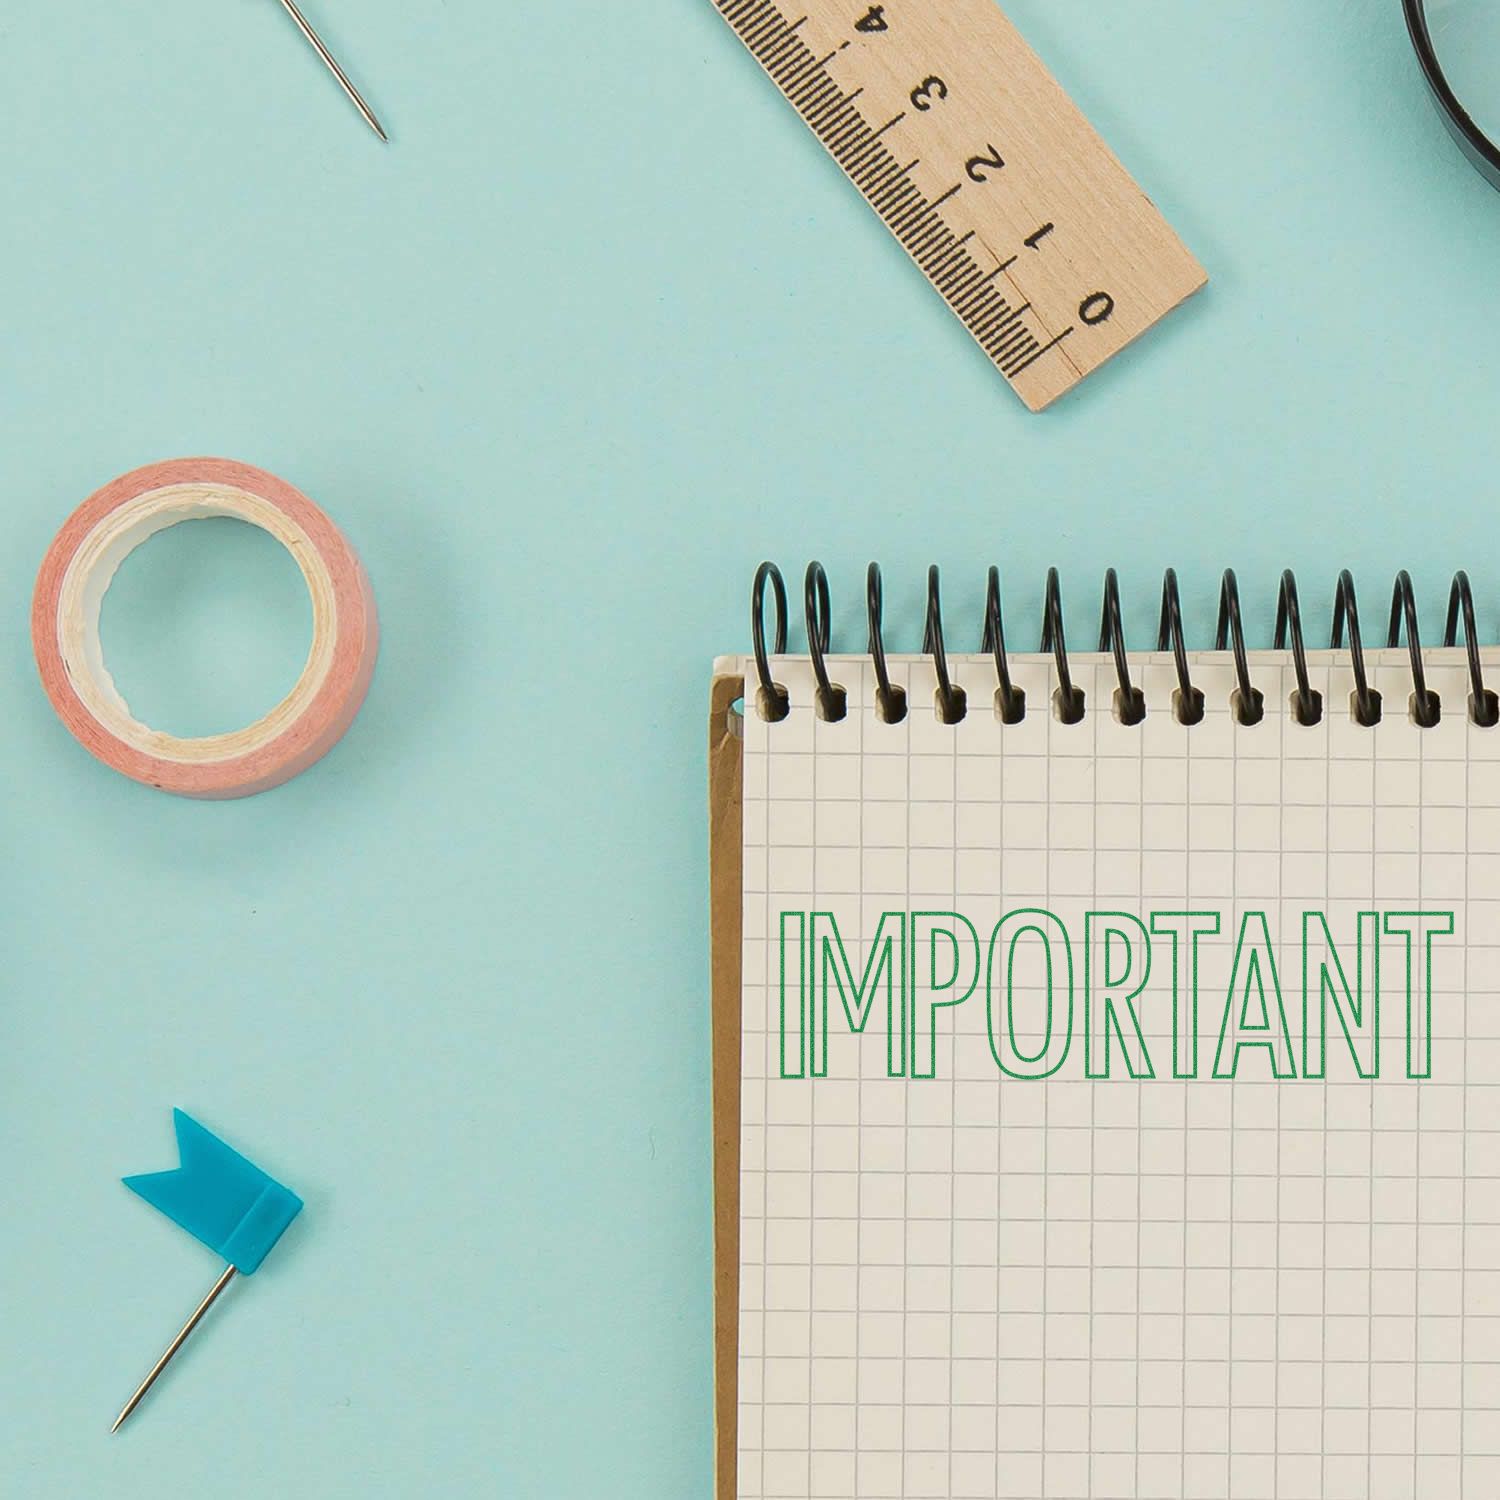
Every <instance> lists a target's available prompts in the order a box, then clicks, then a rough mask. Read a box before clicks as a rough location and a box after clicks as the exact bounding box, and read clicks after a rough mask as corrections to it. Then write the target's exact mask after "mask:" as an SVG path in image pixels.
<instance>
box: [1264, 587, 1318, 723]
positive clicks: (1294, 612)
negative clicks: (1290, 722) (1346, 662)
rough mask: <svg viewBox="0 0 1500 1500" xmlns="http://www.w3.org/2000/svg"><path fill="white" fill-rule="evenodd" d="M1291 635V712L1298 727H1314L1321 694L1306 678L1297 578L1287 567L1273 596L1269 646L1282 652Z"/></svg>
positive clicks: (1304, 643)
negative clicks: (1294, 678) (1293, 674)
mask: <svg viewBox="0 0 1500 1500" xmlns="http://www.w3.org/2000/svg"><path fill="white" fill-rule="evenodd" d="M1288 632H1290V634H1291V644H1292V668H1293V670H1294V671H1295V672H1296V674H1297V691H1296V692H1295V693H1293V694H1292V712H1293V713H1294V714H1296V716H1297V722H1298V723H1299V724H1316V723H1317V722H1318V721H1319V720H1320V719H1321V718H1322V717H1323V695H1322V693H1320V692H1317V691H1316V690H1315V689H1314V688H1313V686H1312V683H1311V682H1310V681H1309V679H1308V675H1307V642H1306V641H1305V640H1304V639H1303V635H1302V608H1301V606H1300V605H1299V604H1298V602H1297V575H1296V574H1295V573H1293V572H1292V570H1291V569H1290V568H1287V569H1286V570H1285V571H1284V572H1283V573H1282V575H1281V588H1280V590H1279V591H1278V592H1277V595H1276V633H1275V635H1274V636H1273V638H1272V646H1273V648H1274V649H1275V650H1277V651H1285V650H1286V647H1287V634H1288Z"/></svg>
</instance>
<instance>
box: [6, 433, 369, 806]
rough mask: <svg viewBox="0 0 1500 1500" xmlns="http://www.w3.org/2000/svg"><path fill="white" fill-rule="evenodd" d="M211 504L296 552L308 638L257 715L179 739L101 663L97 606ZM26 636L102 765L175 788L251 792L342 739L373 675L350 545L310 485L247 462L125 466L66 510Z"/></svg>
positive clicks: (51, 692)
mask: <svg viewBox="0 0 1500 1500" xmlns="http://www.w3.org/2000/svg"><path fill="white" fill-rule="evenodd" d="M208 516H232V517H234V518H235V519H236V520H240V521H248V522H250V524H251V525H253V526H259V527H260V528H261V529H262V530H264V531H268V532H270V534H271V535H272V536H274V537H275V538H276V539H277V541H279V542H280V543H281V544H282V545H283V546H284V547H285V548H286V549H287V551H288V552H290V553H291V554H292V556H293V557H294V558H295V559H296V561H297V566H298V567H299V568H301V569H302V576H303V577H304V578H305V579H306V580H307V590H308V593H309V594H310V595H311V596H312V615H313V635H312V647H311V649H310V650H309V651H308V654H307V664H306V665H305V666H304V667H303V669H302V675H301V676H300V677H299V678H298V679H297V685H296V686H295V687H294V688H293V689H292V690H291V692H290V693H288V694H287V696H286V697H285V698H283V699H282V700H281V702H280V703H278V704H277V705H276V707H275V708H273V709H272V710H271V711H270V713H268V714H266V716H265V717H264V718H262V719H258V720H257V721H256V722H255V723H254V724H251V725H248V726H247V727H246V728H244V729H237V730H234V731H233V732H232V733H230V734H215V735H207V736H204V737H202V738H196V739H182V738H179V737H178V736H176V735H171V734H163V733H162V732H161V731H160V730H157V729H151V728H148V727H147V726H146V725H145V724H142V723H140V722H139V721H138V720H136V719H135V718H133V717H132V716H131V713H130V709H129V708H128V707H127V706H126V703H125V700H124V699H123V698H122V697H121V696H120V694H119V691H118V690H117V689H116V687H115V685H114V682H113V681H112V680H111V678H110V675H109V672H108V670H107V669H106V668H105V665H104V653H103V650H102V649H101V647H100V644H99V606H100V604H101V602H102V601H103V599H104V594H105V590H106V589H108V588H109V583H110V579H112V578H113V577H114V574H115V569H116V568H118V567H119V566H120V563H121V562H122V561H123V560H124V559H125V558H126V557H127V556H128V555H129V554H130V553H131V552H133V551H134V550H135V549H136V548H137V547H139V546H140V545H141V543H142V542H144V541H145V540H146V539H147V538H148V537H150V536H153V535H155V534H156V533H157V532H158V531H162V530H164V529H165V528H166V527H168V526H175V525H176V524H177V523H178V522H179V521H192V520H197V519H199V518H202V517H208ZM31 640H32V645H33V647H34V648H35V650H36V661H37V667H38V668H39V670H40V671H41V674H42V686H43V687H44V688H46V690H47V696H48V697H49V698H50V699H51V700H52V706H53V708H55V709H56V710H57V712H58V715H59V716H60V717H61V719H62V721H63V723H64V724H66V725H67V726H68V728H69V729H70V730H72V732H73V734H74V736H75V737H76V738H77V739H78V741H79V743H80V744H82V745H83V747H84V748H85V749H86V750H88V751H89V752H90V753H91V754H93V755H96V756H98V757H99V759H100V760H102V761H103V762H104V763H105V765H107V766H113V767H114V768H115V770H117V771H120V772H122V773H123V774H124V775H126V776H130V777H133V778H134V779H135V780H136V781H144V782H145V783H146V784H147V785H148V786H155V787H160V788H161V789H162V790H163V791H166V792H176V793H178V794H179V795H180V796H184V797H246V796H249V795H250V793H252V792H263V791H265V790H266V789H267V788H269V787H273V786H279V785H280V784H281V783H282V782H283V781H287V780H289V779H290V778H291V777H293V776H295V775H296V774H297V773H298V772H299V771H305V770H306V769H307V767H308V766H310V765H312V763H313V762H314V761H315V760H317V759H318V758H319V757H320V756H322V755H324V754H326V753H327V752H328V751H329V750H330V749H332V748H333V746H334V745H335V744H336V743H337V742H338V740H339V737H340V736H341V735H342V734H343V733H344V731H345V730H346V729H347V728H348V727H349V725H350V724H351V723H352V722H353V720H354V716H355V714H356V713H358V712H359V706H360V704H361V703H362V702H363V701H364V697H365V692H366V690H367V689H368V688H369V685H370V676H371V673H372V672H373V671H374V669H375V653H376V646H377V640H378V631H377V626H376V619H375V598H374V595H373V594H371V592H370V582H369V579H368V578H366V577H365V570H364V568H363V567H362V566H361V565H360V561H359V558H358V557H357V556H356V555H355V552H354V549H353V547H351V546H350V545H349V543H348V542H347V541H346V540H345V538H344V536H343V534H342V533H341V532H340V531H339V529H338V527H336V526H335V525H334V524H333V522H332V521H330V520H329V519H328V517H327V516H326V515H324V514H323V512H322V511H321V510H319V509H318V507H317V506H316V505H314V504H313V503H312V501H311V500H309V499H308V498H307V496H306V495H303V494H301V493H299V492H298V491H297V490H294V489H293V488H292V486H291V485H289V484H287V483H286V482H285V481H284V480H281V479H278V478H277V477H276V476H275V475H274V474H268V473H266V471H265V470H264V469H255V468H252V467H251V466H250V465H249V464H241V463H234V462H233V461H232V460H230V459H224V458H178V459H172V460H171V461H169V462H167V463H161V464H151V465H148V466H147V467H146V468H144V469H136V470H134V471H133V472H132V473H129V474H122V475H121V476H120V478H118V479H116V480H113V481H111V482H110V483H109V484H107V485H105V486H104V488H103V489H102V490H98V491H97V492H96V493H94V494H92V495H90V496H89V498H88V499H87V500H85V501H84V502H83V504H82V505H80V506H79V507H78V509H77V510H75V511H74V512H73V514H72V515H71V516H69V517H68V519H67V522H66V523H65V524H64V526H63V528H62V530H61V531H59V532H58V534H57V538H56V540H55V541H54V542H53V543H52V546H51V547H50V548H49V549H48V551H47V555H46V557H45V558H44V559H43V560H42V567H41V571H40V573H38V575H37V580H36V594H35V596H34V598H33V600H32V606H31Z"/></svg>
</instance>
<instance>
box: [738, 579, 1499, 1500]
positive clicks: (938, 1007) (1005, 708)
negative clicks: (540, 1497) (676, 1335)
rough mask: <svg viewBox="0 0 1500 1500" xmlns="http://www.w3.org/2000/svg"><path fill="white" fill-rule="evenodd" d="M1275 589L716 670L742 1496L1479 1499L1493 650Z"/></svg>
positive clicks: (844, 1499) (1491, 1247)
mask: <svg viewBox="0 0 1500 1500" xmlns="http://www.w3.org/2000/svg"><path fill="white" fill-rule="evenodd" d="M772 581H773V582H775V580H774V579H773V580H772ZM813 582H814V583H817V584H819V585H820V586H821V578H820V577H818V578H815V579H814V580H813ZM934 583H935V580H934ZM1403 586H1404V585H1403ZM1465 590H1466V585H1465ZM817 595H818V590H817V588H814V587H811V586H810V588H809V597H810V598H812V599H814V601H816V599H817ZM1348 598H1349V602H1351V603H1352V588H1351V590H1350V591H1349V593H1348ZM871 599H872V604H875V603H877V602H878V590H876V589H872V592H871ZM767 602H769V595H768V596H767ZM993 602H994V601H993V598H992V603H993ZM1169 602H1170V601H1169ZM1228 602H1229V603H1231V604H1232V602H1233V601H1228ZM1406 602H1407V604H1408V605H1409V603H1410V591H1409V587H1406ZM1283 603H1284V605H1286V604H1288V603H1290V604H1291V605H1292V606H1293V607H1292V608H1290V609H1285V608H1284V611H1283V613H1284V618H1283V621H1282V627H1281V635H1282V638H1283V641H1284V643H1285V649H1282V650H1275V651H1259V650H1257V651H1250V652H1246V651H1244V650H1243V642H1242V639H1241V637H1240V635H1239V632H1238V628H1237V627H1238V618H1237V610H1229V611H1228V612H1227V613H1228V615H1229V616H1230V618H1228V620H1227V621H1226V629H1225V631H1224V636H1225V641H1224V645H1225V647H1226V649H1223V650H1218V651H1211V652H1191V651H1188V650H1187V649H1186V648H1185V645H1184V644H1183V642H1182V640H1181V635H1180V629H1177V630H1174V629H1173V628H1172V627H1173V626H1174V625H1175V622H1176V618H1177V617H1176V612H1175V611H1168V616H1169V617H1168V618H1166V619H1164V632H1163V637H1164V638H1163V641H1162V643H1161V644H1162V645H1163V646H1164V647H1165V648H1166V649H1163V650H1161V651H1157V652H1148V653H1141V652H1129V653H1126V652H1124V651H1123V649H1122V650H1120V651H1118V652H1116V650H1115V649H1114V648H1115V647H1116V646H1121V647H1123V641H1122V640H1121V639H1120V637H1119V635H1118V632H1117V630H1113V629H1111V628H1110V622H1111V611H1110V609H1108V608H1107V609H1106V631H1105V636H1106V641H1105V644H1106V647H1107V648H1108V649H1106V650H1104V651H1101V652H1099V653H1092V652H1091V653H1088V654H1080V653H1079V652H1078V651H1077V650H1076V649H1074V650H1072V651H1070V650H1069V649H1068V648H1067V646H1066V645H1065V644H1064V641H1063V638H1062V635H1061V631H1060V629H1059V630H1054V631H1053V632H1052V633H1051V635H1050V637H1049V640H1048V645H1049V649H1048V650H1047V651H1046V652H1044V653H1039V654H1019V653H1015V652H1007V651H1005V650H1004V646H1003V642H1000V650H998V651H996V650H994V649H991V650H988V651H986V652H984V653H983V654H980V655H972V656H971V655H964V656H955V655H949V654H947V653H946V652H945V651H944V649H943V641H942V632H941V611H940V610H939V609H937V608H936V600H935V598H934V608H933V609H932V610H931V611H930V612H929V632H928V640H927V647H928V649H927V651H926V652H925V653H924V654H922V655H913V656H904V655H903V656H897V655H891V656H889V657H886V656H885V653H884V651H883V649H881V648H880V643H879V632H880V622H879V619H878V613H875V612H874V611H872V613H875V617H874V618H873V620H872V624H873V625H874V627H875V638H874V641H873V643H872V644H873V645H874V647H875V648H876V649H875V650H874V651H872V652H867V653H865V654H862V655H858V656H825V655H824V652H823V651H816V652H814V653H813V655H812V656H810V655H809V654H807V653H805V652H804V653H803V654H800V655H786V654H777V655H770V656H768V657H767V659H766V660H765V661H764V663H762V664H758V663H757V661H756V659H755V657H753V656H750V657H744V658H726V659H722V660H721V661H719V662H718V663H717V664H716V668H715V673H716V675H715V684H714V694H713V699H712V707H711V718H710V745H711V765H712V776H711V790H712V797H711V804H712V812H713V824H712V826H713V874H714V940H715V947H714V975H713V977H714V1015H715V1123H716V1184H717V1216H718V1222H717V1237H716V1250H717V1254H718V1267H717V1269H718V1284H717V1293H718V1308H717V1312H718V1316H717V1321H716V1329H717V1337H718V1349H717V1354H718V1358H717V1365H716V1368H717V1375H718V1440H719V1469H718V1496H719V1500H735V1497H737V1500H773V1497H774V1500H791V1497H797V1500H811V1497H819V1500H835V1497H837V1500H852V1497H858V1500H877V1497H887V1496H890V1497H895V1496H902V1497H909V1496H941V1497H950V1500H960V1497H962V1500H996V1497H1001V1496H1006V1497H1027V1500H1051V1497H1069V1500H1080V1497H1090V1500H1143V1497H1148V1496H1149V1497H1177V1500H1215V1497H1234V1500H1419V1497H1420V1500H1445V1497H1469V1500H1478V1497H1493V1496H1495V1495H1497V1494H1500V971H1497V965H1496V958H1497V944H1500V730H1497V729H1496V728H1495V727H1494V719H1495V713H1494V709H1495V703H1494V699H1493V696H1492V695H1491V693H1490V691H1489V690H1488V689H1487V688H1486V687H1485V685H1484V681H1483V674H1484V671H1485V669H1486V667H1490V668H1491V669H1492V670H1493V667H1494V664H1495V662H1496V661H1497V660H1500V659H1497V658H1495V657H1494V655H1493V654H1492V653H1489V652H1483V653H1481V652H1478V651H1477V650H1470V651H1468V652H1466V651H1465V650H1464V649H1461V648H1458V647H1454V648H1443V647H1439V648H1435V649H1433V648H1427V649H1424V648H1422V647H1420V646H1419V645H1418V643H1417V642H1416V640H1415V639H1414V638H1409V637H1408V635H1407V634H1406V632H1405V631H1400V632H1398V633H1399V634H1400V636H1401V641H1402V643H1401V644H1400V645H1399V646H1396V647H1394V648H1387V647H1385V646H1382V647H1381V648H1380V649H1371V648H1370V647H1369V646H1364V647H1363V649H1361V642H1360V641H1359V638H1358V634H1357V631H1358V624H1357V619H1350V621H1349V623H1350V624H1353V625H1354V627H1355V631H1356V634H1355V636H1354V638H1353V639H1352V640H1350V639H1349V637H1348V636H1347V634H1345V633H1344V630H1343V625H1344V619H1343V618H1342V617H1343V616H1344V615H1345V613H1346V611H1345V610H1343V609H1342V608H1341V609H1340V616H1341V618H1340V622H1339V623H1340V638H1341V641H1342V644H1341V646H1340V648H1339V649H1334V650H1310V649H1306V646H1305V643H1304V642H1303V641H1302V639H1301V633H1300V621H1299V618H1298V613H1297V611H1296V609H1295V595H1294V594H1293V595H1292V597H1291V598H1290V600H1288V599H1287V597H1286V595H1285V594H1284V595H1283ZM1401 604H1402V594H1401V587H1398V595H1397V609H1396V610H1395V611H1394V614H1395V616H1396V625H1397V626H1401V625H1403V624H1405V625H1410V624H1413V623H1414V622H1415V612H1414V611H1411V610H1409V609H1408V611H1406V612H1405V614H1404V618H1403V611H1402V610H1401V609H1400V605H1401ZM1460 604H1463V605H1465V606H1466V605H1467V598H1466V597H1463V598H1460V597H1459V596H1458V595H1455V599H1454V611H1455V613H1456V612H1457V611H1458V608H1459V606H1460ZM1049 606H1050V607H1049V614H1050V615H1051V616H1052V617H1053V623H1054V624H1056V625H1060V623H1061V610H1060V600H1059V598H1058V596H1057V594H1056V591H1055V590H1054V591H1052V593H1050V594H1049ZM1113 618H1114V620H1115V622H1116V624H1117V621H1118V614H1117V612H1116V613H1115V614H1114V616H1113ZM994 622H995V623H998V611H996V618H995V621H994ZM1470 623H1472V616H1470ZM934 625H935V626H936V629H935V630H934V629H933V628H932V627H933V626H934ZM757 628H759V627H757ZM989 634H990V641H989V644H990V645H991V646H994V645H995V644H996V640H995V636H996V633H995V632H993V631H991V632H990V633H989ZM813 635H814V637H815V639H814V645H815V646H824V647H825V649H826V614H824V615H823V616H822V617H821V619H820V617H819V614H818V611H817V609H816V607H815V609H814V613H813ZM1450 639H1451V631H1450ZM776 644H777V642H776V641H775V639H774V638H773V640H772V642H771V645H772V646H775V645H776ZM1174 647H1175V648H1177V649H1175V650H1174V649H1173V648H1174ZM1351 648H1352V649H1351ZM1080 694H1081V695H1082V696H1081V698H1080V696H1079V695H1080ZM960 715H961V717H960ZM949 720H952V722H949ZM1007 720H1009V721H1010V722H1007ZM1069 720H1071V722H1069Z"/></svg>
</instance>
